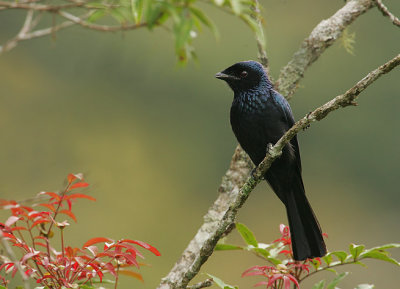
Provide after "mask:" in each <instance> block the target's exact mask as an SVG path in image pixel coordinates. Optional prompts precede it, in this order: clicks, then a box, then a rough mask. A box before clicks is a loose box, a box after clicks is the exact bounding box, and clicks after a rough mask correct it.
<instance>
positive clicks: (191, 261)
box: [158, 54, 400, 289]
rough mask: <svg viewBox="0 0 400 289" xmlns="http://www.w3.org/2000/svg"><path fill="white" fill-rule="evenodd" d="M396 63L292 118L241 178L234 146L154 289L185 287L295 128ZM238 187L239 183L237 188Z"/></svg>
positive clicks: (242, 160)
mask: <svg viewBox="0 0 400 289" xmlns="http://www.w3.org/2000/svg"><path fill="white" fill-rule="evenodd" d="M399 64H400V54H399V55H397V56H396V57H395V58H393V59H392V60H390V61H389V62H387V63H385V64H384V65H382V66H380V67H378V68H377V69H375V70H374V71H372V72H370V73H369V74H368V75H367V76H366V77H364V78H363V79H362V80H360V81H359V82H358V83H357V84H356V85H355V86H353V87H352V88H351V89H349V90H348V91H346V93H344V94H342V95H339V96H337V97H335V98H334V99H332V100H331V101H329V102H327V103H326V104H324V105H322V106H321V107H319V108H317V109H316V110H314V111H313V112H311V113H309V114H308V115H307V116H305V117H304V118H302V119H301V120H299V121H298V122H296V123H295V124H294V125H293V127H292V128H291V129H289V130H288V131H287V132H286V133H285V134H284V135H283V136H282V137H281V138H280V139H279V141H278V142H277V143H276V144H275V145H274V146H272V147H271V148H270V149H269V150H268V153H267V155H266V157H265V159H264V160H263V161H262V162H261V163H260V165H259V166H258V167H257V168H256V170H255V173H254V174H253V176H250V177H248V178H247V180H246V181H245V182H244V175H247V174H248V172H249V165H248V158H247V157H245V153H244V152H243V150H241V149H238V148H237V149H236V151H235V154H234V156H233V159H232V162H231V165H230V168H229V170H228V172H227V174H226V175H225V177H224V180H223V181H222V185H221V187H220V189H219V191H220V195H219V197H218V199H217V200H216V201H215V203H214V204H213V205H212V206H211V208H210V209H209V211H208V213H207V215H206V216H205V217H204V220H205V222H204V224H203V225H202V226H201V228H200V230H199V231H198V232H197V234H196V236H195V237H194V239H193V240H192V241H191V242H190V243H189V246H188V247H187V248H186V249H185V251H184V253H183V255H182V257H181V259H180V260H178V262H177V263H176V264H175V266H174V267H173V269H172V270H171V272H170V273H169V274H168V276H167V277H165V278H163V279H162V281H161V284H160V285H159V287H158V289H172V288H173V289H178V288H179V289H184V288H186V286H187V285H188V283H189V282H190V280H191V279H193V277H194V276H195V275H196V274H197V273H198V272H199V270H200V267H201V265H202V264H203V263H204V262H206V261H207V259H208V257H209V256H211V254H212V253H213V250H214V247H215V245H216V244H217V242H218V240H219V239H220V238H221V237H222V236H223V235H224V234H226V232H227V231H229V230H230V229H231V228H232V227H233V224H234V221H235V218H236V214H237V211H238V210H239V209H240V207H241V206H242V205H243V204H244V202H245V201H246V200H247V198H248V197H249V195H250V193H251V192H252V190H253V189H254V188H255V187H256V185H257V184H258V183H259V182H260V181H261V179H262V176H263V175H264V174H265V172H266V171H267V170H268V169H269V167H270V166H271V164H272V162H273V161H274V160H275V159H276V158H278V157H279V156H280V155H281V153H282V149H283V147H284V146H285V145H286V144H288V143H289V141H290V140H291V139H292V138H293V137H294V136H295V135H296V134H297V133H298V132H299V131H301V130H302V129H304V128H306V127H308V126H309V125H310V124H311V123H312V122H314V121H317V120H318V121H319V120H321V119H323V118H325V117H326V116H327V115H328V114H329V113H330V112H331V111H334V110H336V109H338V108H340V107H346V106H349V105H355V102H354V100H355V99H356V98H357V96H358V95H359V94H360V93H361V92H362V91H363V90H364V89H365V88H366V87H367V86H369V85H370V84H371V83H372V82H374V81H375V80H376V79H378V78H379V77H380V76H381V75H383V74H385V73H388V72H389V71H391V70H392V69H393V68H395V67H396V66H397V65H399ZM243 183H244V184H243ZM241 184H243V186H241ZM239 187H241V188H240V190H239Z"/></svg>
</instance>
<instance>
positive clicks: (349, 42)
mask: <svg viewBox="0 0 400 289" xmlns="http://www.w3.org/2000/svg"><path fill="white" fill-rule="evenodd" d="M340 40H341V44H342V46H343V48H344V49H345V50H346V51H347V53H349V54H351V55H354V44H355V43H356V33H355V32H352V33H351V32H349V29H348V28H346V29H344V30H343V33H342V36H341V38H340Z"/></svg>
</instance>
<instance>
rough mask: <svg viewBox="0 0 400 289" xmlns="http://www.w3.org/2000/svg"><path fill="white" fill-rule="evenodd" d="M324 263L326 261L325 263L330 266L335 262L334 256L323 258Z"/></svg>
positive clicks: (329, 255)
mask: <svg viewBox="0 0 400 289" xmlns="http://www.w3.org/2000/svg"><path fill="white" fill-rule="evenodd" d="M322 259H323V260H324V261H325V263H326V264H327V265H328V266H329V264H331V263H332V260H333V258H332V255H331V254H327V255H325V256H324V257H323V258H322Z"/></svg>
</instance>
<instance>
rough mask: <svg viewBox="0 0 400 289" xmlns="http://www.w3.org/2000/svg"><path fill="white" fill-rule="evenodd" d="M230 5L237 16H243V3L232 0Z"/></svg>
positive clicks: (238, 0)
mask: <svg viewBox="0 0 400 289" xmlns="http://www.w3.org/2000/svg"><path fill="white" fill-rule="evenodd" d="M230 4H231V7H232V11H233V13H235V14H236V15H240V14H242V10H243V7H242V3H240V0H230Z"/></svg>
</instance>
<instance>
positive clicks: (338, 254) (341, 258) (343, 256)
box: [331, 251, 347, 263]
mask: <svg viewBox="0 0 400 289" xmlns="http://www.w3.org/2000/svg"><path fill="white" fill-rule="evenodd" d="M331 255H335V256H336V257H337V258H338V259H339V261H340V263H343V262H344V261H345V260H346V258H347V253H346V252H345V251H335V252H332V253H331Z"/></svg>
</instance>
